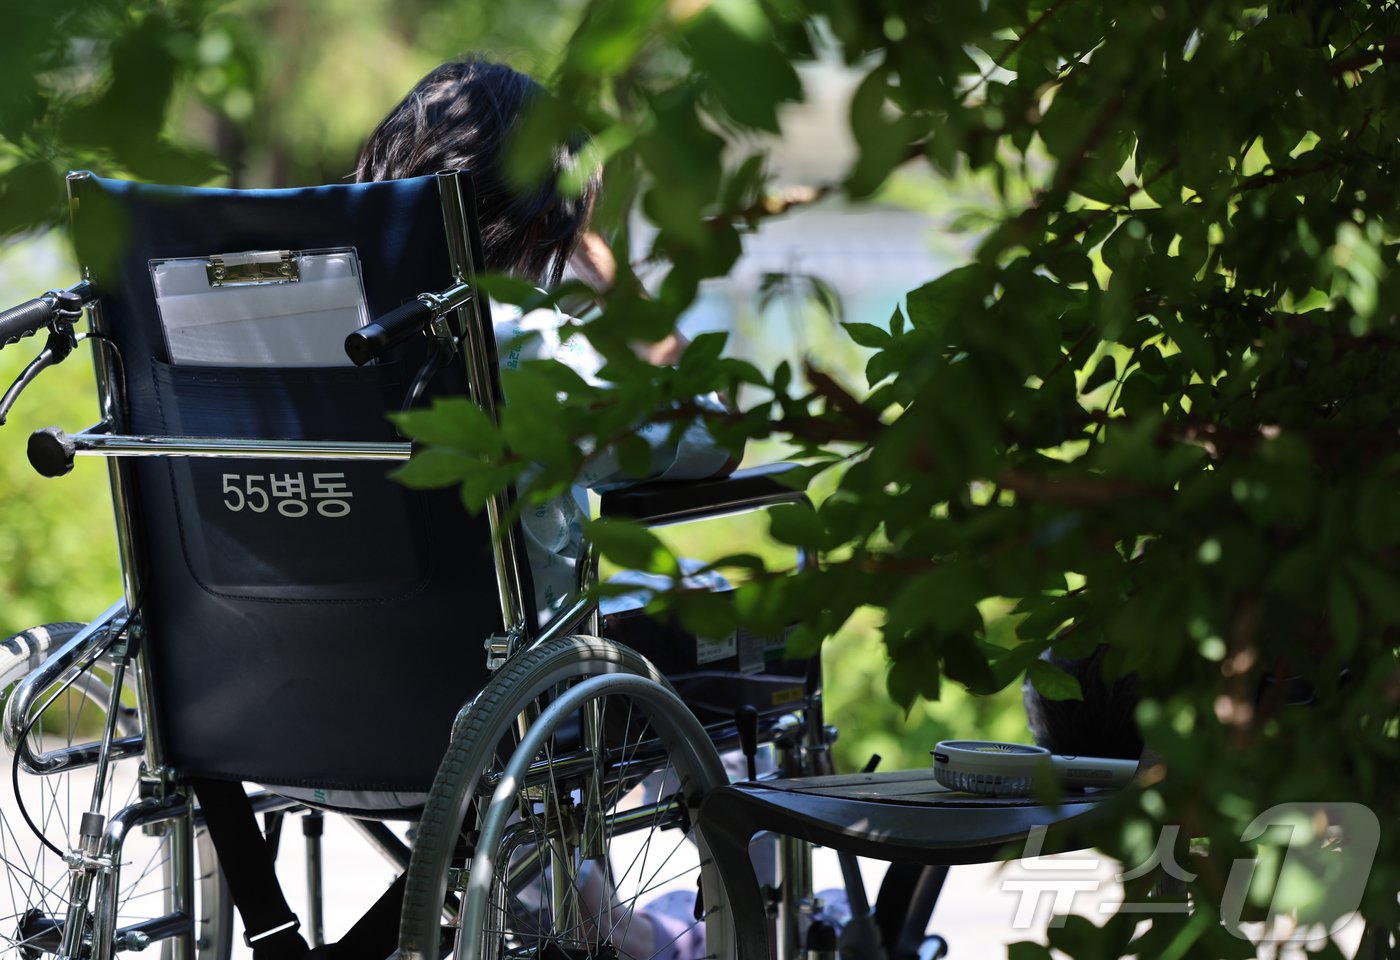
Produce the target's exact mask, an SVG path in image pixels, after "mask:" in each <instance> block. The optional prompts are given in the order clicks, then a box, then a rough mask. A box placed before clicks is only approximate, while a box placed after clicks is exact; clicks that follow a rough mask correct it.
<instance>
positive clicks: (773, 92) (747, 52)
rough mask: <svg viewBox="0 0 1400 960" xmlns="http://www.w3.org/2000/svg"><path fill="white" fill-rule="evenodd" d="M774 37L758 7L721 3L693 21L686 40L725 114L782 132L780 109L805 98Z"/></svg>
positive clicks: (742, 0)
mask: <svg viewBox="0 0 1400 960" xmlns="http://www.w3.org/2000/svg"><path fill="white" fill-rule="evenodd" d="M770 33H771V31H770V27H769V24H768V22H767V19H766V18H765V16H764V10H763V7H762V6H760V5H759V4H758V3H756V2H753V0H717V2H714V3H711V4H709V5H708V6H707V7H706V8H705V9H704V11H703V12H701V13H700V14H699V15H698V16H696V17H695V18H694V19H693V20H691V22H690V23H689V25H688V26H687V29H686V32H685V39H686V45H687V47H688V48H689V50H690V53H691V56H692V57H694V59H695V63H696V66H697V67H699V69H700V73H701V75H702V76H703V78H704V80H705V82H706V83H707V84H708V86H709V87H710V89H711V90H713V91H714V94H715V96H716V98H717V99H718V101H719V103H720V104H721V105H722V106H723V107H724V110H725V112H726V113H728V114H729V116H730V117H732V118H733V119H735V120H737V121H739V122H740V123H742V124H745V125H747V126H750V127H754V128H757V129H759V130H767V131H769V132H770V133H777V132H778V106H779V104H782V103H788V102H793V101H796V100H800V99H801V98H802V82H801V81H800V80H799V79H798V77H797V71H796V70H794V69H793V66H792V63H791V61H789V60H788V58H787V57H786V56H784V55H783V53H782V51H780V50H779V49H778V47H777V46H776V45H775V44H774V43H773V42H772V39H771V37H770ZM740 64H742V65H743V66H742V68H740V66H739V65H740Z"/></svg>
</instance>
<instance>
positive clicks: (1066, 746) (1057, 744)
mask: <svg viewBox="0 0 1400 960" xmlns="http://www.w3.org/2000/svg"><path fill="white" fill-rule="evenodd" d="M1107 652H1108V648H1107V647H1104V646H1100V647H1096V648H1095V649H1094V652H1093V653H1091V654H1090V655H1089V656H1087V657H1083V658H1081V659H1073V660H1071V659H1068V658H1065V657H1057V656H1055V655H1054V654H1053V653H1051V652H1049V651H1046V653H1045V654H1043V655H1042V656H1041V659H1042V660H1048V661H1050V662H1051V663H1053V664H1055V666H1057V667H1059V668H1060V669H1062V670H1064V671H1065V672H1066V673H1068V674H1069V675H1070V676H1072V677H1074V678H1075V679H1076V680H1078V681H1079V686H1080V689H1081V690H1083V692H1084V699H1083V700H1049V699H1046V698H1045V697H1044V696H1043V695H1042V694H1041V693H1040V691H1038V690H1036V689H1035V687H1033V686H1031V684H1030V682H1029V681H1027V683H1026V685H1025V687H1024V689H1023V690H1022V699H1023V701H1024V702H1025V705H1026V721H1027V724H1028V725H1029V726H1030V728H1031V736H1032V738H1033V739H1034V740H1035V742H1036V744H1037V745H1038V746H1042V747H1045V748H1046V749H1048V750H1049V751H1050V752H1051V753H1063V754H1068V755H1070V756H1080V757H1118V758H1120V759H1123V760H1136V759H1138V758H1139V757H1140V756H1141V755H1142V735H1141V734H1140V733H1138V728H1137V721H1136V720H1135V719H1134V714H1135V713H1136V712H1137V705H1138V682H1137V677H1136V676H1135V675H1133V674H1128V675H1126V676H1122V677H1117V678H1115V679H1113V680H1108V679H1105V677H1104V664H1103V661H1104V657H1105V656H1106V655H1107Z"/></svg>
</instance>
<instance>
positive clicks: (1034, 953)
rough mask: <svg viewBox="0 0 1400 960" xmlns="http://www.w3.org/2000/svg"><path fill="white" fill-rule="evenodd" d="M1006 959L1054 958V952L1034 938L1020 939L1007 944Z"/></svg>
mask: <svg viewBox="0 0 1400 960" xmlns="http://www.w3.org/2000/svg"><path fill="white" fill-rule="evenodd" d="M1006 960H1054V954H1052V953H1051V952H1050V948H1049V947H1046V946H1043V945H1042V944H1039V943H1036V942H1035V941H1033V940H1018V941H1017V942H1016V943H1008V944H1007V945H1006Z"/></svg>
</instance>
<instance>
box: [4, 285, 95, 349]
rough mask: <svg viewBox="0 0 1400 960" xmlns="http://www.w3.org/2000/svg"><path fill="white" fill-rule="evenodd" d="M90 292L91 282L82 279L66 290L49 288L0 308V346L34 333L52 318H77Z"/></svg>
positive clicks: (52, 319)
mask: <svg viewBox="0 0 1400 960" xmlns="http://www.w3.org/2000/svg"><path fill="white" fill-rule="evenodd" d="M92 296H93V291H92V284H90V283H89V282H88V281H86V280H84V281H83V282H81V283H78V284H75V285H74V286H72V287H69V288H68V289H67V290H50V291H49V292H48V293H46V294H44V295H43V296H39V297H35V298H34V299H33V300H26V301H25V302H24V303H21V304H19V305H17V306H13V307H11V308H10V309H8V310H5V311H4V312H0V349H4V348H5V347H7V346H9V345H10V344H12V343H18V342H19V341H20V340H22V339H24V338H25V337H28V336H30V335H32V334H35V333H38V332H39V331H40V330H42V329H44V328H45V327H46V326H48V325H49V324H50V323H52V322H53V321H54V320H65V321H68V322H72V321H74V320H76V319H78V317H79V315H81V314H82V312H83V305H84V304H85V303H87V301H89V300H91V299H92Z"/></svg>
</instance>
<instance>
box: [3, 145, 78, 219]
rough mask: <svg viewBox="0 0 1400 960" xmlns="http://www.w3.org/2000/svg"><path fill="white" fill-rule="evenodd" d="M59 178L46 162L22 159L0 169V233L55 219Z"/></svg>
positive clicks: (60, 202)
mask: <svg viewBox="0 0 1400 960" xmlns="http://www.w3.org/2000/svg"><path fill="white" fill-rule="evenodd" d="M63 199H64V195H63V181H62V179H60V178H59V176H58V174H57V173H55V172H54V169H53V167H51V166H49V164H47V163H42V162H34V163H22V164H20V165H19V166H17V167H13V168H11V169H9V170H6V171H5V172H4V173H0V237H8V236H12V235H14V234H16V233H20V232H23V231H26V230H32V229H34V228H35V227H38V226H41V225H43V224H45V223H50V222H53V221H55V220H57V219H58V216H59V214H60V212H61V211H62V210H63Z"/></svg>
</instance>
